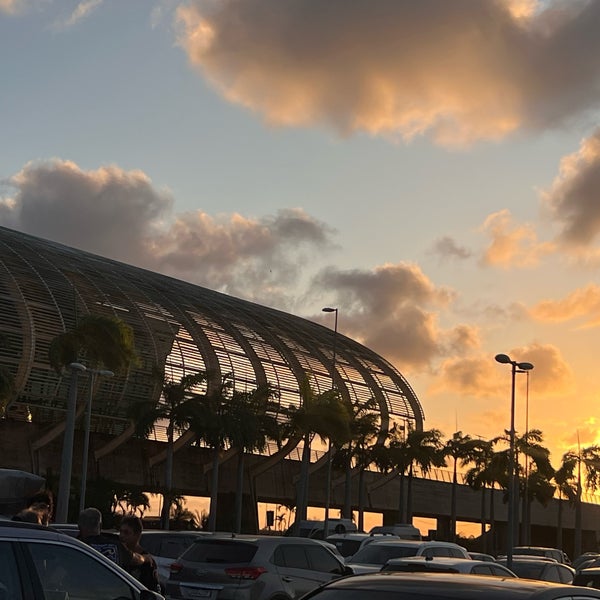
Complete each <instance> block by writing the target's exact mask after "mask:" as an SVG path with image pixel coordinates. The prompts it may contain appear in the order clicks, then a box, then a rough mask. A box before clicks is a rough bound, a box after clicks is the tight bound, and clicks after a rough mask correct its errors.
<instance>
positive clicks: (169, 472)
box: [160, 425, 173, 530]
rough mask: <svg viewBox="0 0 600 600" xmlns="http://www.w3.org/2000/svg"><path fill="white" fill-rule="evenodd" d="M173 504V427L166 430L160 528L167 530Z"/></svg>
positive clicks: (170, 426)
mask: <svg viewBox="0 0 600 600" xmlns="http://www.w3.org/2000/svg"><path fill="white" fill-rule="evenodd" d="M172 503H173V426H172V425H169V427H168V428H167V457H166V459H165V490H164V493H163V505H162V509H161V511H160V526H161V527H162V528H163V529H166V530H168V529H169V520H170V519H169V517H170V515H171V504H172Z"/></svg>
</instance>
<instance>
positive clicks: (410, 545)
mask: <svg viewBox="0 0 600 600" xmlns="http://www.w3.org/2000/svg"><path fill="white" fill-rule="evenodd" d="M408 556H427V557H434V556H449V557H454V558H464V559H465V560H466V559H469V558H470V557H469V553H468V552H467V550H466V549H465V548H463V547H462V546H459V545H458V544H454V543H453V542H433V541H431V542H419V541H417V540H391V539H385V538H384V539H380V540H375V541H373V542H371V543H370V544H369V545H368V546H365V547H364V548H362V549H361V550H359V551H358V552H357V553H356V554H355V555H354V556H353V557H352V558H351V559H350V560H348V561H346V564H347V565H348V566H349V567H350V568H351V569H352V571H353V572H354V573H357V574H358V573H374V572H377V571H380V570H381V568H382V567H383V566H384V565H385V564H386V563H387V562H388V560H390V559H392V558H406V557H408Z"/></svg>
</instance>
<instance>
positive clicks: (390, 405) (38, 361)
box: [0, 228, 423, 437]
mask: <svg viewBox="0 0 600 600" xmlns="http://www.w3.org/2000/svg"><path fill="white" fill-rule="evenodd" d="M87 313H95V314H105V315H112V316H117V317H119V318H120V319H122V320H123V321H125V322H126V323H128V324H129V325H130V326H131V327H132V328H133V330H134V333H135V344H136V350H137V352H138V354H139V356H140V359H141V361H140V365H139V367H136V368H134V369H132V370H131V371H130V372H129V373H128V374H127V375H126V376H116V377H113V378H110V379H105V378H99V380H98V381H97V388H96V389H95V390H94V403H93V418H92V430H93V431H98V432H103V433H110V434H113V435H119V434H121V433H122V432H123V431H124V430H125V429H126V428H127V425H128V421H127V418H126V415H127V407H128V405H129V403H131V402H135V401H139V400H147V399H149V398H150V399H153V400H154V401H155V402H160V386H159V384H158V383H157V382H156V379H155V378H153V377H152V372H153V368H155V367H156V366H158V367H160V368H163V369H164V370H165V373H166V374H167V376H168V377H169V378H171V379H172V380H179V378H180V377H181V376H183V375H185V374H190V373H196V372H197V371H199V370H210V371H214V372H217V373H220V374H227V373H231V374H232V377H233V382H234V385H235V387H236V389H242V390H247V389H253V388H254V387H255V386H256V385H257V384H261V383H266V382H270V383H271V384H272V385H273V386H274V387H275V389H276V390H278V392H279V401H280V402H281V404H282V405H284V406H288V405H299V403H300V395H299V384H300V382H301V381H302V380H303V378H304V377H305V376H306V375H308V377H309V378H310V380H311V384H312V386H313V389H314V390H315V391H316V392H317V393H319V392H323V391H325V390H327V389H330V388H331V381H332V379H331V378H332V366H333V365H332V362H333V341H334V332H333V331H332V329H330V328H327V327H323V326H322V325H319V324H317V323H314V322H312V321H308V320H306V319H302V318H300V317H297V316H294V315H290V314H286V313H284V312H281V311H278V310H275V309H271V308H267V307H264V306H260V305H257V304H254V303H251V302H247V301H244V300H240V299H238V298H233V297H231V296H228V295H225V294H221V293H218V292H215V291H212V290H209V289H206V288H202V287H199V286H196V285H192V284H190V283H186V282H184V281H179V280H176V279H173V278H170V277H166V276H164V275H160V274H158V273H153V272H150V271H147V270H144V269H140V268H137V267H133V266H130V265H126V264H123V263H119V262H117V261H113V260H109V259H106V258H102V257H100V256H95V255H92V254H89V253H86V252H82V251H80V250H75V249H72V248H68V247H66V246H62V245H60V244H57V243H54V242H50V241H46V240H42V239H39V238H35V237H32V236H29V235H25V234H23V233H20V232H16V231H12V230H9V229H6V228H0V332H1V333H2V334H3V335H4V338H5V340H6V343H5V344H4V345H3V347H0V361H1V363H2V364H4V365H6V366H7V367H8V368H9V369H10V370H11V371H12V372H13V374H14V375H15V380H16V385H17V390H18V394H17V396H16V398H15V400H14V401H13V403H12V404H11V406H10V409H9V411H8V415H9V416H10V417H11V418H22V419H28V420H35V421H43V422H48V423H59V422H61V421H63V420H64V413H65V408H66V398H67V388H68V384H69V377H68V375H66V376H60V375H57V374H56V373H55V372H54V371H53V370H52V369H51V368H50V366H49V364H48V347H49V344H50V341H51V340H52V338H54V337H55V336H56V335H58V334H60V333H62V332H64V331H65V330H67V329H70V328H72V327H73V326H74V325H75V323H76V321H77V318H78V317H79V316H81V315H83V314H87ZM334 379H335V384H336V386H337V387H338V389H339V390H340V391H341V393H342V395H343V396H344V397H345V398H346V399H348V400H350V401H351V402H353V403H355V404H356V403H360V402H363V401H365V400H367V399H369V398H371V397H375V398H376V400H377V402H378V404H379V409H380V415H381V423H382V426H383V427H386V426H389V423H390V421H393V420H399V421H409V422H410V423H411V426H412V427H415V428H417V429H420V428H422V425H423V411H422V408H421V405H420V403H419V401H418V399H417V397H416V395H415V393H414V391H413V390H412V388H411V387H410V385H409V384H408V382H407V381H406V379H405V378H404V377H403V376H402V375H401V374H400V373H399V372H398V371H397V370H396V369H395V368H394V367H393V366H392V365H391V364H390V363H388V362H387V361H386V360H385V359H383V358H382V357H380V356H378V355H377V354H376V353H374V352H372V351H371V350H369V349H368V348H365V347H364V346H362V345H361V344H358V343H357V342H355V341H354V340H352V339H350V338H347V337H345V336H343V335H341V334H339V333H338V335H337V340H336V364H335V373H334ZM87 385H88V378H87V377H85V376H82V377H79V392H78V393H79V397H80V398H85V397H86V394H87V393H88V390H87V387H86V386H87ZM159 437H160V436H159Z"/></svg>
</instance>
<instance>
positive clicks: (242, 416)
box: [225, 384, 280, 533]
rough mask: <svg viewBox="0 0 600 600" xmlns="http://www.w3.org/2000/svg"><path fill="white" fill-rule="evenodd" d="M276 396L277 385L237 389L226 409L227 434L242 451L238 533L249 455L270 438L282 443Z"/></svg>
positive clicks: (239, 476) (236, 507) (260, 449)
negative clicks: (243, 390)
mask: <svg viewBox="0 0 600 600" xmlns="http://www.w3.org/2000/svg"><path fill="white" fill-rule="evenodd" d="M274 395H275V392H274V390H273V388H272V387H271V386H270V385H268V384H267V385H262V386H259V387H258V388H256V389H255V390H252V391H250V392H238V391H234V392H233V394H232V395H231V400H230V401H229V403H228V405H227V408H226V413H225V419H226V429H227V437H228V439H229V443H230V444H231V447H232V448H235V449H236V450H237V453H238V464H237V487H236V495H235V525H234V529H233V530H234V532H236V533H240V531H241V527H242V501H243V497H244V458H245V454H246V452H253V451H255V450H256V451H258V452H263V451H264V450H265V449H266V447H267V444H268V442H269V440H276V441H278V442H279V438H280V432H279V423H278V421H277V417H276V414H277V410H278V404H277V403H275V402H273V401H272V398H273V397H274Z"/></svg>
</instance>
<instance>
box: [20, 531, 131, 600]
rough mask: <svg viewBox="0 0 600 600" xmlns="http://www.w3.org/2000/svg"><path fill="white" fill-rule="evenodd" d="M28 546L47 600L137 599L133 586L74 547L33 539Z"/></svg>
mask: <svg viewBox="0 0 600 600" xmlns="http://www.w3.org/2000/svg"><path fill="white" fill-rule="evenodd" d="M27 548H28V549H29V552H30V554H31V557H32V559H33V563H34V565H35V569H36V571H37V574H38V576H39V579H40V582H41V585H42V589H43V592H44V600H55V599H56V600H58V599H60V600H66V599H68V600H106V599H107V598H118V599H119V600H121V598H123V599H125V598H132V599H133V598H134V595H133V589H132V587H131V586H130V585H129V584H128V583H127V581H125V580H124V579H121V578H120V577H119V576H118V575H117V574H116V573H115V572H113V571H111V570H110V569H109V568H108V567H106V566H105V565H104V564H102V563H101V562H100V561H98V560H96V559H95V558H93V557H91V556H89V555H88V554H85V553H83V552H81V551H78V550H76V549H75V548H69V547H67V546H61V545H58V544H44V543H34V542H30V543H28V544H27Z"/></svg>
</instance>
